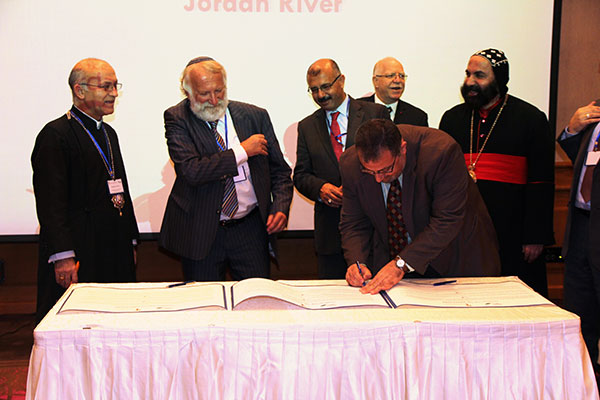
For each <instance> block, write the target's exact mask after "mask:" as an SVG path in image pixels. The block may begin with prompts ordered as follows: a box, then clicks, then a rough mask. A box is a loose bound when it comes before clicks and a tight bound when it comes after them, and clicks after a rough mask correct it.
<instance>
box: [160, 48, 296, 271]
mask: <svg viewBox="0 0 600 400" xmlns="http://www.w3.org/2000/svg"><path fill="white" fill-rule="evenodd" d="M181 89H182V91H183V92H184V94H185V95H186V99H185V100H183V101H181V102H180V103H179V104H177V105H175V106H173V107H171V108H169V109H168V110H166V111H165V115H164V117H165V129H166V137H167V145H168V147H169V155H170V156H171V160H172V161H173V164H174V166H175V171H176V172H177V178H176V179H175V183H174V185H173V189H172V190H171V194H170V196H169V200H168V202H167V209H166V211H165V216H164V219H163V224H162V227H161V232H160V241H159V243H160V245H161V246H162V247H164V248H166V249H167V250H170V251H172V252H174V253H175V254H178V255H180V256H181V261H182V266H183V273H184V277H185V279H186V280H197V281H214V280H224V279H225V271H226V269H227V267H229V269H230V272H231V277H232V278H233V279H234V280H241V279H245V278H250V277H264V278H268V277H269V276H270V259H269V244H270V243H269V238H268V236H271V238H270V239H271V240H274V238H273V236H272V235H273V234H275V233H277V232H280V231H281V230H283V229H284V228H285V226H286V224H287V217H288V212H289V208H290V203H291V199H292V190H293V187H292V181H291V179H290V173H291V169H290V167H289V166H288V164H287V163H286V161H285V160H284V158H283V155H282V153H281V150H280V148H279V143H278V141H277V138H276V137H275V132H274V131H273V126H272V124H271V120H270V118H269V114H268V113H267V111H266V110H264V109H262V108H259V107H256V106H254V105H251V104H246V103H241V102H237V101H229V100H228V98H227V76H226V72H225V69H224V68H223V66H222V65H221V64H219V63H218V62H216V61H215V60H213V59H212V58H210V57H198V58H195V59H193V60H191V61H190V62H189V63H188V65H187V66H186V68H185V70H184V72H183V77H182V81H181ZM271 243H272V244H274V242H272V241H271Z"/></svg>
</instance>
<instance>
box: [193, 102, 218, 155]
mask: <svg viewBox="0 0 600 400" xmlns="http://www.w3.org/2000/svg"><path fill="white" fill-rule="evenodd" d="M185 111H186V112H187V113H189V118H188V121H190V124H191V132H190V136H191V138H192V141H193V142H194V144H195V145H196V149H197V150H198V152H199V153H200V154H204V153H206V151H209V152H210V153H216V152H218V151H220V149H219V146H218V145H217V141H216V139H215V136H214V135H213V133H212V131H211V130H210V127H209V126H208V124H207V123H206V121H204V120H202V119H200V118H198V117H197V116H196V115H195V114H194V113H193V112H192V110H191V109H190V106H189V102H187V101H186V105H185ZM203 149H206V150H203Z"/></svg>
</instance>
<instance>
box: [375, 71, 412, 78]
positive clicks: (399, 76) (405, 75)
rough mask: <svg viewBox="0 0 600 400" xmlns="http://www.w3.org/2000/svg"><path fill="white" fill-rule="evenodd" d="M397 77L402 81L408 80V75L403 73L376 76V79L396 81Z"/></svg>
mask: <svg viewBox="0 0 600 400" xmlns="http://www.w3.org/2000/svg"><path fill="white" fill-rule="evenodd" d="M396 76H397V77H398V78H400V79H406V78H408V75H407V74H405V73H403V72H394V73H392V74H385V75H375V77H377V78H387V79H394V78H395V77H396Z"/></svg>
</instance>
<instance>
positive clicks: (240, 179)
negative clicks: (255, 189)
mask: <svg viewBox="0 0 600 400" xmlns="http://www.w3.org/2000/svg"><path fill="white" fill-rule="evenodd" d="M246 179H248V175H247V174H246V168H244V166H243V165H240V166H239V167H238V174H237V175H236V176H234V177H233V181H234V182H236V183H237V182H243V181H245V180H246Z"/></svg>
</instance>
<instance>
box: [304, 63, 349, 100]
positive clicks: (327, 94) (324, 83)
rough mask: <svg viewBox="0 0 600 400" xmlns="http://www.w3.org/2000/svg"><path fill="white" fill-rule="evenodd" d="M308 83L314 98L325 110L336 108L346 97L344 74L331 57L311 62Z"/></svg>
mask: <svg viewBox="0 0 600 400" xmlns="http://www.w3.org/2000/svg"><path fill="white" fill-rule="evenodd" d="M306 83H307V84H308V89H309V91H310V92H311V94H312V97H313V100H314V101H315V102H316V103H317V104H318V105H319V106H321V108H323V109H324V110H327V111H333V110H335V109H336V108H338V107H339V105H340V104H342V103H343V101H344V99H345V98H346V92H344V83H345V78H344V75H342V73H341V71H340V67H338V65H337V63H336V62H335V61H333V60H332V59H330V58H322V59H320V60H317V61H315V62H314V63H312V64H311V66H310V67H309V68H308V71H307V72H306Z"/></svg>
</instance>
